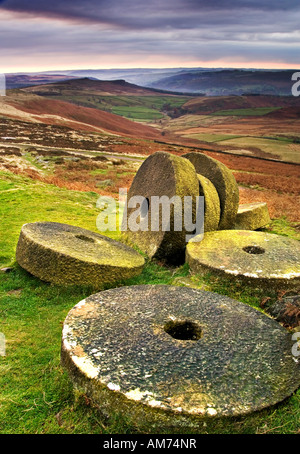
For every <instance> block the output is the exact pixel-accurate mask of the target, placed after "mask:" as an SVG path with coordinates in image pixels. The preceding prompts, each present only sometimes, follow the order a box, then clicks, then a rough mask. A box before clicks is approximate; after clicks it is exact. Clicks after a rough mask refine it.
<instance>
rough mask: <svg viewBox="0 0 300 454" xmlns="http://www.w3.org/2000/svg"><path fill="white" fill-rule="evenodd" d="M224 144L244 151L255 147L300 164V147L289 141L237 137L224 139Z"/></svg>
mask: <svg viewBox="0 0 300 454" xmlns="http://www.w3.org/2000/svg"><path fill="white" fill-rule="evenodd" d="M222 144H224V145H233V146H235V147H241V148H243V149H247V148H249V147H250V149H251V147H255V148H258V149H260V150H262V151H264V152H267V153H271V154H274V155H275V156H276V155H278V156H280V158H281V159H282V160H283V161H288V162H296V163H300V158H299V151H300V145H299V144H291V143H290V142H288V141H282V140H276V139H274V140H272V139H269V138H266V139H265V138H263V137H260V138H259V137H237V138H233V139H228V140H227V139H224V140H223V142H222Z"/></svg>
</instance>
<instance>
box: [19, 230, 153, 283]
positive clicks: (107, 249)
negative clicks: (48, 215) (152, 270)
mask: <svg viewBox="0 0 300 454" xmlns="http://www.w3.org/2000/svg"><path fill="white" fill-rule="evenodd" d="M16 259H17V262H18V263H19V265H20V266H21V267H22V268H24V269H25V270H26V271H28V272H30V273H31V274H33V275H34V276H36V277H38V278H40V279H41V280H43V281H46V282H52V283H54V284H62V285H72V284H76V285H91V286H93V287H95V288H97V287H98V288H99V287H101V286H102V285H103V284H106V283H113V282H117V281H122V280H125V279H128V278H131V277H133V276H137V275H138V274H140V273H141V271H142V269H143V266H144V258H143V257H142V256H141V255H140V254H139V253H138V252H136V251H135V250H134V249H132V248H131V247H129V246H127V245H125V244H122V243H120V242H118V241H115V240H112V239H111V238H108V237H106V236H103V235H100V234H98V233H94V232H91V231H89V230H86V229H82V228H80V227H75V226H72V225H68V224H60V223H57V222H35V223H30V224H24V225H23V227H22V229H21V233H20V236H19V241H18V244H17V251H16Z"/></svg>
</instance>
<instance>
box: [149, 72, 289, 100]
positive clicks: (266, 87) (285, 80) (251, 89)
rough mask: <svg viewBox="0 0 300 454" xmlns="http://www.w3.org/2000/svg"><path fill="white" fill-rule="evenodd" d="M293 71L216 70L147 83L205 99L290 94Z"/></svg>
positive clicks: (181, 74)
mask: <svg viewBox="0 0 300 454" xmlns="http://www.w3.org/2000/svg"><path fill="white" fill-rule="evenodd" d="M294 72H295V71H293V70H285V71H279V70H278V71H265V70H256V71H254V70H239V69H234V70H220V71H210V72H209V71H207V72H204V71H187V72H184V71H183V72H181V73H178V74H175V75H172V76H168V77H166V78H162V79H159V80H156V81H155V82H153V83H151V84H150V86H151V87H153V88H159V89H164V90H173V91H180V92H194V93H204V94H206V95H209V96H221V95H223V96H224V95H233V94H235V95H242V94H244V93H247V94H251V93H252V94H253V93H254V94H264V95H266V94H267V95H290V94H291V88H292V82H291V77H292V74H293V73H294Z"/></svg>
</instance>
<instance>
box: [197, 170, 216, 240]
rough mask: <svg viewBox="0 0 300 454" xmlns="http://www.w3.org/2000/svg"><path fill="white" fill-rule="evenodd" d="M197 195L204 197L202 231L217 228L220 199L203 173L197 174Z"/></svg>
mask: <svg viewBox="0 0 300 454" xmlns="http://www.w3.org/2000/svg"><path fill="white" fill-rule="evenodd" d="M197 177H198V181H199V195H200V196H203V197H204V232H210V231H212V230H217V229H218V225H219V222H220V213H221V211H220V199H219V196H218V193H217V190H216V188H215V187H214V185H213V184H212V182H211V181H210V180H209V179H208V178H205V177H204V176H203V175H199V174H198V175H197Z"/></svg>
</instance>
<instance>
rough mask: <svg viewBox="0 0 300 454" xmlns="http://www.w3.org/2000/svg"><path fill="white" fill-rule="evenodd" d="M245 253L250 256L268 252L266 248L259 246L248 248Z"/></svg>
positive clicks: (245, 248) (244, 249)
mask: <svg viewBox="0 0 300 454" xmlns="http://www.w3.org/2000/svg"><path fill="white" fill-rule="evenodd" d="M243 251H245V252H248V254H264V253H265V252H266V251H265V249H264V248H262V247H259V246H246V247H244V248H243Z"/></svg>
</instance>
